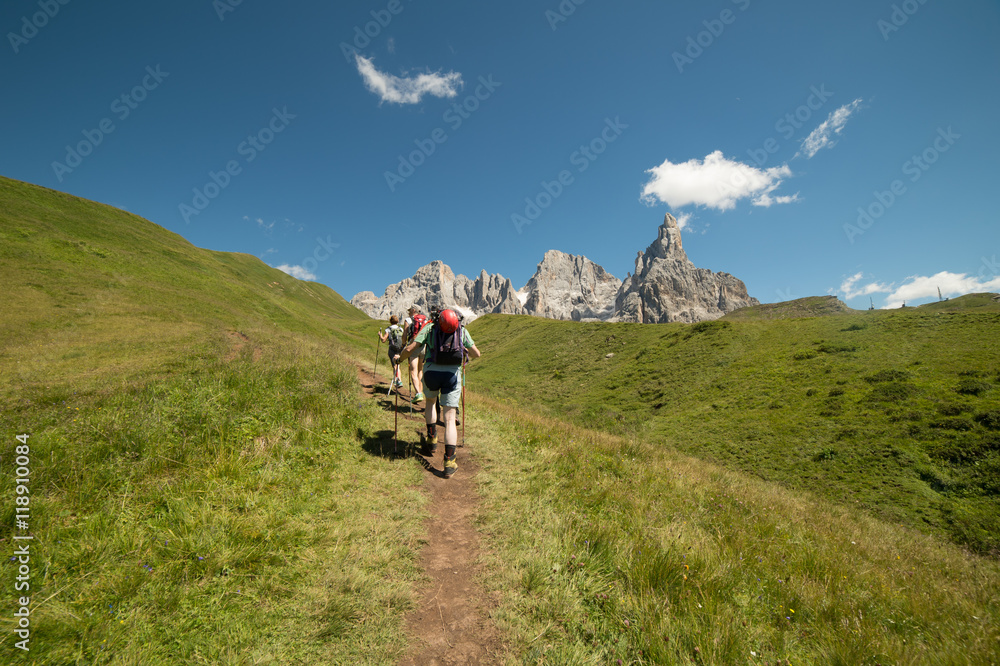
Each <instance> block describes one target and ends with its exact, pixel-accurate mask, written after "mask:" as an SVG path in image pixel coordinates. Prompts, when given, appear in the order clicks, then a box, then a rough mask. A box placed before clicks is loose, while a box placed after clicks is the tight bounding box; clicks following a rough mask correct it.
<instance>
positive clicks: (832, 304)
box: [722, 296, 858, 321]
mask: <svg viewBox="0 0 1000 666" xmlns="http://www.w3.org/2000/svg"><path fill="white" fill-rule="evenodd" d="M852 312H858V311H857V310H852V309H851V308H849V307H847V305H845V304H844V303H843V302H841V301H840V300H839V299H838V298H837V297H836V296H809V297H808V298H799V299H796V300H794V301H785V302H782V303H763V304H761V305H753V306H751V307H748V308H740V309H739V310H734V311H733V312H730V313H729V314H727V315H725V316H724V317H722V319H724V320H726V321H747V320H754V321H759V320H764V319H794V318H798V317H825V316H828V315H838V314H847V313H852Z"/></svg>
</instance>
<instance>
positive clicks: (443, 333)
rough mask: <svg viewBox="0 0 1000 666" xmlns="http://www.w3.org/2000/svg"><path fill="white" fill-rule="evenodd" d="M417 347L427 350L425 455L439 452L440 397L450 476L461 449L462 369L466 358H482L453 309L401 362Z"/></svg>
mask: <svg viewBox="0 0 1000 666" xmlns="http://www.w3.org/2000/svg"><path fill="white" fill-rule="evenodd" d="M417 347H421V348H423V349H425V350H426V359H425V365H424V395H425V401H426V402H425V405H426V406H425V408H424V422H425V423H426V424H427V445H426V448H425V449H424V452H423V453H424V455H426V456H433V455H434V453H435V452H436V449H437V443H438V436H437V408H436V402H437V401H436V400H435V398H437V397H438V394H440V402H441V412H442V414H443V416H444V419H443V421H444V475H445V478H448V477H450V476H451V475H452V474H454V473H455V472H456V471H457V470H458V462H457V461H456V459H455V450H456V447H457V446H458V428H456V427H455V416H456V414H457V412H458V406H459V404H460V403H461V400H462V368H463V366H464V365H465V360H466V358H469V359H473V358H479V357H480V356H482V354H481V353H480V352H479V349H477V348H476V344H475V342H473V340H472V336H470V335H469V332H468V331H467V330H465V327H464V326H462V324H461V322H460V321H459V318H458V315H457V314H455V311H454V310H442V311H441V313H440V314H439V315H438V316H437V317H434V318H433V323H432V324H431V325H429V326H424V327H423V329H422V330H421V331H420V333H418V334H417V336H416V338H414V339H413V340H412V341H411V342H410V343H409V344H408V345H406V347H404V348H403V351H402V353H401V354H400V355H399V356H398V357H397V358H398V360H400V361H402V360H403V359H406V358H408V357H409V356H410V355H411V354H412V353H413V352H414V350H416V349H417Z"/></svg>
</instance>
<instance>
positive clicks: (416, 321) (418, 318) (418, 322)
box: [410, 312, 430, 340]
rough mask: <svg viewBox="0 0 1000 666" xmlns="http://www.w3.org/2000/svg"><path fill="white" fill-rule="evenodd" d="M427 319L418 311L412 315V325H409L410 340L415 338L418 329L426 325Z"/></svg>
mask: <svg viewBox="0 0 1000 666" xmlns="http://www.w3.org/2000/svg"><path fill="white" fill-rule="evenodd" d="M428 321H430V320H429V319H427V316H426V315H423V314H420V313H419V312H418V313H417V314H415V315H413V325H412V326H410V340H416V338H417V333H419V332H420V329H422V328H423V327H424V326H426V325H427V322H428Z"/></svg>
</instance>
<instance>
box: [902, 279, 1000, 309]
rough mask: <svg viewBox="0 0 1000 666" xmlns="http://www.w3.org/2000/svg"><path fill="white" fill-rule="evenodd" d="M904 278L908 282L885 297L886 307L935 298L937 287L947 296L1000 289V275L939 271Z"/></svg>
mask: <svg viewBox="0 0 1000 666" xmlns="http://www.w3.org/2000/svg"><path fill="white" fill-rule="evenodd" d="M906 279H907V280H908V282H906V283H905V284H903V285H901V286H899V287H898V288H897V289H896V290H895V291H893V292H892V293H891V294H889V296H888V297H887V298H886V303H885V307H886V308H898V307H899V306H901V305H902V304H903V303H906V302H912V301H915V300H918V299H921V298H937V295H938V288H940V289H941V295H942V296H947V297H951V296H961V295H963V294H975V293H981V292H984V291H998V290H1000V277H993V278H992V279H989V280H983V279H979V278H975V277H972V276H969V275H966V274H965V273H949V272H948V271H941V272H940V273H937V274H936V275H932V276H930V277H924V276H922V275H914V276H912V277H908V278H906Z"/></svg>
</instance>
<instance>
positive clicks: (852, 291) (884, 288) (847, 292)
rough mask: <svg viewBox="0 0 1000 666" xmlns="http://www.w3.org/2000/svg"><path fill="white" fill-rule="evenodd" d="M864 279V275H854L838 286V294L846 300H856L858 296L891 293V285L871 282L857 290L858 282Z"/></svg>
mask: <svg viewBox="0 0 1000 666" xmlns="http://www.w3.org/2000/svg"><path fill="white" fill-rule="evenodd" d="M863 277H864V273H855V274H854V275H852V276H851V277H849V278H847V279H846V280H844V282H843V283H842V284H841V285H840V289H839V291H840V293H842V294H843V295H844V298H845V299H846V300H850V299H852V298H857V297H858V296H870V295H871V294H884V293H886V292H889V291H892V285H887V284H883V283H881V282H871V283H869V284H866V285H864V286H863V287H861V288H860V289H858V288H857V284H858V282H860V281H861V278H863Z"/></svg>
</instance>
